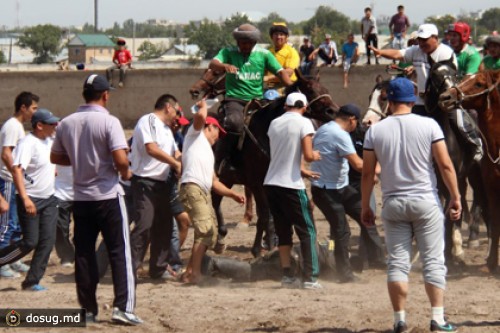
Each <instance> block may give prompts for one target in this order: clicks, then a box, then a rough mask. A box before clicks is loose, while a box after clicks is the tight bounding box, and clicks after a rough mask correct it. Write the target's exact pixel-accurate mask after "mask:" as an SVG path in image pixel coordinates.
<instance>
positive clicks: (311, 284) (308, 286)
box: [302, 281, 323, 289]
mask: <svg viewBox="0 0 500 333" xmlns="http://www.w3.org/2000/svg"><path fill="white" fill-rule="evenodd" d="M302 288H303V289H323V286H322V285H321V284H320V283H319V282H318V281H314V282H312V281H310V282H304V283H303V284H302Z"/></svg>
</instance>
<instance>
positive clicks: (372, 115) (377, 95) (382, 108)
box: [361, 75, 390, 126]
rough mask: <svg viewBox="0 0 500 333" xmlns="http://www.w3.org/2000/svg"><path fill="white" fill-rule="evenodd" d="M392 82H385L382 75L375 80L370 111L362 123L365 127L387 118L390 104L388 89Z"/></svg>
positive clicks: (370, 100)
mask: <svg viewBox="0 0 500 333" xmlns="http://www.w3.org/2000/svg"><path fill="white" fill-rule="evenodd" d="M389 82H390V80H384V79H383V77H382V75H377V77H376V78H375V87H373V89H372V92H371V93H370V96H369V97H368V102H369V105H368V109H367V110H366V112H365V115H364V116H363V120H362V121H361V123H362V125H363V126H371V125H373V124H376V123H378V122H379V121H381V120H382V119H384V118H385V117H387V111H388V109H389V103H387V87H388V86H389Z"/></svg>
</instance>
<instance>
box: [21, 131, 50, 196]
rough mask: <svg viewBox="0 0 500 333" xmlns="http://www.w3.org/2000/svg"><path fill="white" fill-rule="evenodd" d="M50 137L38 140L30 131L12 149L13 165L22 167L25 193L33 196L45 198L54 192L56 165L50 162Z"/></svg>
mask: <svg viewBox="0 0 500 333" xmlns="http://www.w3.org/2000/svg"><path fill="white" fill-rule="evenodd" d="M53 142H54V140H53V139H52V138H46V139H45V140H40V139H39V138H37V137H36V136H34V135H33V134H32V133H29V134H28V135H26V137H24V138H23V139H22V140H21V141H19V144H18V145H17V147H16V148H15V149H14V156H15V158H14V165H16V166H17V165H20V166H21V168H22V169H23V171H22V172H23V174H24V175H23V176H24V186H25V188H26V193H27V194H28V195H29V196H30V197H33V198H41V199H46V198H49V197H50V196H51V195H53V194H54V183H55V178H56V166H55V165H54V164H52V163H50V149H51V148H52V143H53Z"/></svg>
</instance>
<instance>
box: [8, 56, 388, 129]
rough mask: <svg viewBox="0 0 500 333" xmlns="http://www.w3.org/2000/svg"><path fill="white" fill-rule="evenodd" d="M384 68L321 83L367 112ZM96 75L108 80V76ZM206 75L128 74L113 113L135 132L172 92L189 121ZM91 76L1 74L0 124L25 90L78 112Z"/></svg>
mask: <svg viewBox="0 0 500 333" xmlns="http://www.w3.org/2000/svg"><path fill="white" fill-rule="evenodd" d="M384 69H385V67H384V66H382V65H381V66H359V67H354V68H352V72H351V74H350V86H349V88H348V89H343V88H342V70H341V69H340V68H321V73H320V76H321V77H320V81H321V83H322V84H324V85H325V86H326V87H327V88H328V90H329V91H330V94H331V96H332V98H333V100H334V101H335V102H336V103H337V104H339V105H342V104H345V103H355V104H357V105H359V106H360V107H361V108H362V109H365V108H366V107H367V106H368V95H369V94H370V92H371V90H372V88H373V86H374V84H375V77H376V76H377V75H378V74H384ZM96 73H98V74H102V75H105V72H104V71H97V72H96ZM202 73H203V70H200V69H135V70H131V71H129V72H128V73H127V78H126V82H125V87H124V88H119V89H116V90H114V91H113V92H112V94H111V99H110V103H109V105H108V108H109V110H110V111H111V113H113V114H114V115H116V116H118V118H120V120H121V121H122V123H123V125H124V126H125V127H129V128H131V127H133V126H134V124H135V122H136V121H137V119H138V118H139V117H140V116H141V115H143V114H145V113H147V112H151V111H152V110H153V106H154V102H155V101H156V99H157V97H158V96H160V95H161V94H164V93H170V94H173V95H174V96H176V97H177V98H178V100H179V101H180V104H181V106H182V107H183V109H184V110H186V111H187V112H186V113H187V116H189V111H188V110H189V108H190V106H191V105H192V104H193V101H192V100H191V97H190V95H189V91H188V90H189V88H190V86H191V85H192V84H193V83H194V82H195V81H196V80H197V79H198V78H200V76H201V74H202ZM89 74H91V72H89V71H64V72H63V71H61V72H11V73H0V123H3V122H4V121H5V120H6V119H8V117H10V116H11V115H12V114H13V112H14V99H15V97H16V95H17V94H18V93H20V92H21V91H24V90H26V91H31V92H33V93H35V94H37V95H39V96H40V97H41V101H40V106H42V107H45V108H48V109H49V110H51V111H52V112H54V113H55V114H56V115H58V116H66V115H68V114H70V113H72V112H74V111H75V109H76V107H77V106H78V105H80V104H82V103H83V98H82V96H81V92H82V86H83V82H84V80H85V78H86V77H87V76H88V75H89ZM115 75H118V73H115ZM385 76H387V75H385ZM117 79H118V77H116V78H115V80H117Z"/></svg>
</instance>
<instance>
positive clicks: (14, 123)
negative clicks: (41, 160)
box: [0, 117, 26, 182]
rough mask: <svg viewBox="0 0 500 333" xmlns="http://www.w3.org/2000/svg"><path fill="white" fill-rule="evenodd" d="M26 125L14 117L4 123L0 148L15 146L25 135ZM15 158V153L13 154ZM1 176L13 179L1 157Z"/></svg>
mask: <svg viewBox="0 0 500 333" xmlns="http://www.w3.org/2000/svg"><path fill="white" fill-rule="evenodd" d="M25 135H26V134H25V132H24V127H23V124H21V122H19V120H17V119H16V118H14V117H12V118H10V119H9V120H7V121H6V122H5V124H3V126H2V129H1V130H0V149H3V147H15V146H17V144H18V142H19V140H21V139H22V138H24V137H25ZM12 157H13V158H14V155H12ZM0 177H2V179H3V180H6V181H10V182H11V181H12V174H11V173H10V171H9V170H8V169H7V167H6V166H5V165H4V163H3V161H2V159H1V158H0Z"/></svg>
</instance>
